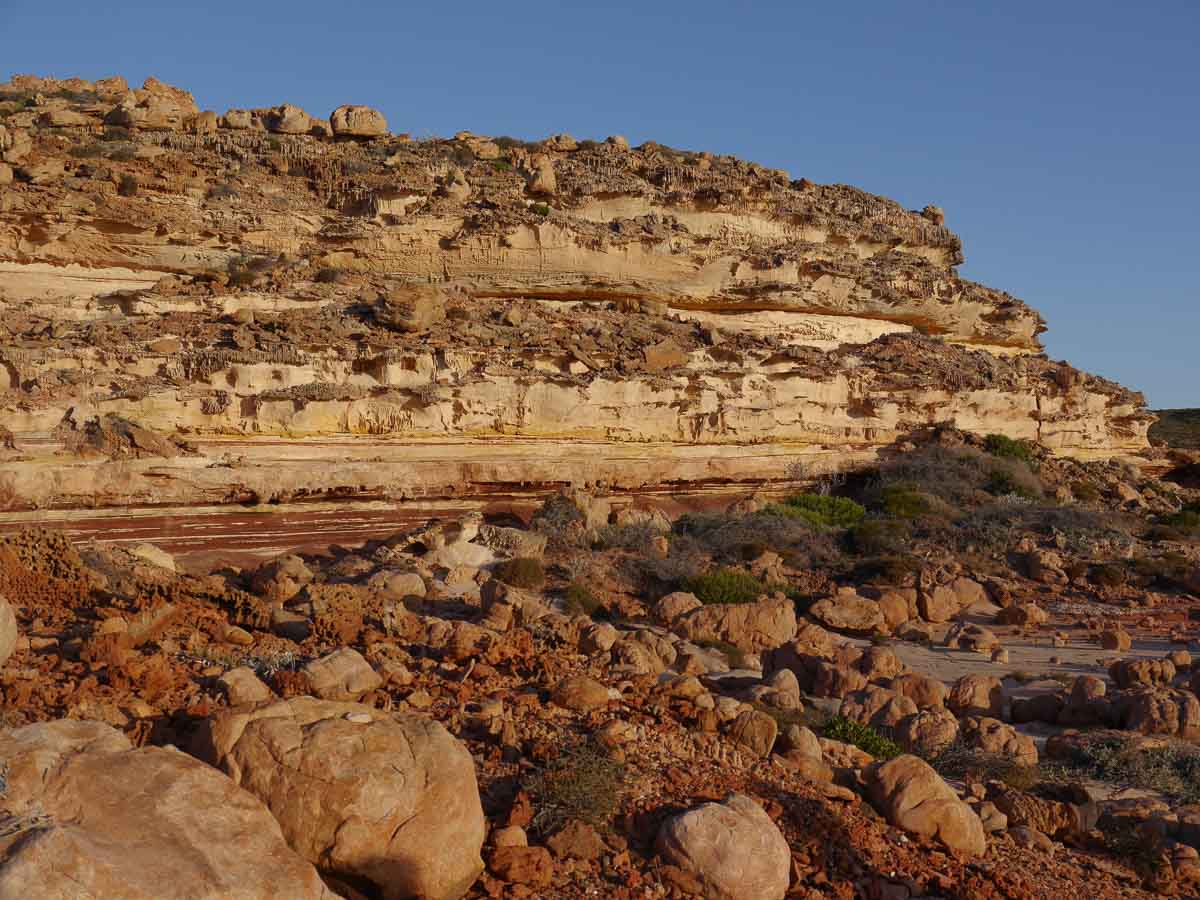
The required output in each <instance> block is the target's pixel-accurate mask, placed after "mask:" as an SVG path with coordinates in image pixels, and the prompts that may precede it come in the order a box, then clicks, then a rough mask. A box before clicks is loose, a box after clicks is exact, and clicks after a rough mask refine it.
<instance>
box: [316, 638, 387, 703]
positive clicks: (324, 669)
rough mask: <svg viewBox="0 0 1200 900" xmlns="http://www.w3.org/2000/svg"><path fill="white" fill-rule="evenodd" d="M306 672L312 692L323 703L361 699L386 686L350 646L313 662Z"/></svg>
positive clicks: (360, 655)
mask: <svg viewBox="0 0 1200 900" xmlns="http://www.w3.org/2000/svg"><path fill="white" fill-rule="evenodd" d="M304 672H305V674H306V675H308V683H309V685H310V687H311V688H312V692H313V693H314V694H316V695H317V696H318V697H320V698H321V699H322V700H358V699H360V698H361V697H362V696H363V694H366V693H369V692H370V691H373V690H375V689H376V688H377V687H379V686H380V685H381V684H383V679H382V678H380V677H379V675H378V673H376V671H375V670H374V669H372V668H371V664H370V663H369V662H367V661H366V660H365V659H363V656H362V654H361V653H359V652H358V651H357V650H352V649H351V648H349V647H343V648H342V649H340V650H335V651H333V652H332V653H330V654H327V655H325V656H322V657H321V658H320V659H314V660H313V661H312V662H310V663H309V664H308V665H306V666H305V667H304Z"/></svg>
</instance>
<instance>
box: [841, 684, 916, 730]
mask: <svg viewBox="0 0 1200 900" xmlns="http://www.w3.org/2000/svg"><path fill="white" fill-rule="evenodd" d="M916 711H917V705H916V704H915V703H913V702H912V701H911V700H910V699H908V698H907V697H905V696H904V695H903V694H897V693H895V692H894V691H889V690H888V689H887V688H881V687H877V686H875V685H871V686H870V687H867V688H865V689H864V690H861V691H854V692H853V693H850V694H847V695H846V698H845V699H844V700H843V701H842V706H841V710H840V712H841V714H842V715H843V716H845V717H846V718H847V719H850V720H851V721H853V722H859V723H861V724H863V725H870V726H871V727H872V728H874V729H875V730H876V731H890V730H891V729H893V728H894V727H895V726H896V725H898V724H899V723H900V720H901V719H904V718H905V717H907V716H911V715H913V714H914V713H916Z"/></svg>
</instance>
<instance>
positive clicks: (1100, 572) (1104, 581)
mask: <svg viewBox="0 0 1200 900" xmlns="http://www.w3.org/2000/svg"><path fill="white" fill-rule="evenodd" d="M1088 579H1089V580H1090V581H1091V582H1092V584H1095V585H1099V586H1100V587H1120V586H1121V585H1123V584H1124V583H1125V582H1126V581H1128V580H1129V573H1128V572H1126V571H1125V568H1124V566H1118V565H1115V564H1113V563H1100V564H1099V565H1095V566H1092V567H1091V569H1090V570H1089V571H1088Z"/></svg>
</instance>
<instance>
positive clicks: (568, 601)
mask: <svg viewBox="0 0 1200 900" xmlns="http://www.w3.org/2000/svg"><path fill="white" fill-rule="evenodd" d="M600 608H601V600H600V598H599V597H597V596H596V595H595V594H593V593H592V592H591V590H590V589H588V588H587V587H585V586H584V585H582V584H580V583H579V582H578V581H572V582H571V583H570V584H569V585H567V592H566V595H565V596H564V597H563V609H564V610H565V611H566V612H567V613H568V614H570V615H573V616H594V615H595V614H596V613H597V612H599V611H600Z"/></svg>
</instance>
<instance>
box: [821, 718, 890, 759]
mask: <svg viewBox="0 0 1200 900" xmlns="http://www.w3.org/2000/svg"><path fill="white" fill-rule="evenodd" d="M821 734H822V735H823V736H824V737H827V738H829V739H830V740H833V741H841V742H842V743H843V744H853V745H854V746H855V747H857V748H858V749H859V750H862V751H864V752H866V753H870V754H871V755H872V756H873V757H875V758H876V759H894V758H895V757H897V756H900V755H901V754H902V753H903V752H904V749H903V748H902V747H901V746H900V745H899V744H897V743H896V742H895V741H893V740H892V739H891V738H887V737H884V736H883V735H881V734H880V733H879V732H878V731H876V730H875V729H874V728H872V727H871V726H870V725H863V724H862V723H861V722H855V721H853V720H852V719H847V718H846V717H845V716H830V718H829V719H827V720H826V721H825V724H824V725H822V726H821Z"/></svg>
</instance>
